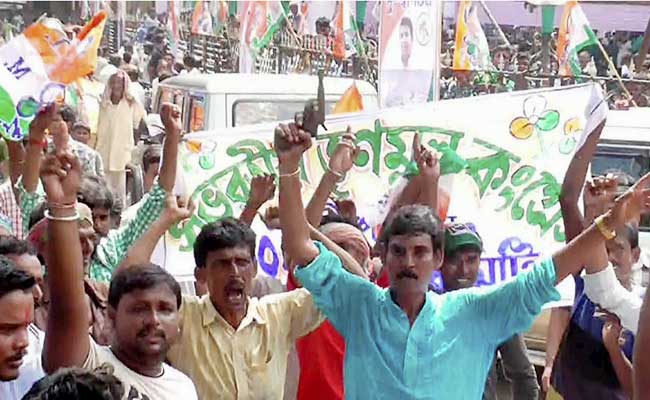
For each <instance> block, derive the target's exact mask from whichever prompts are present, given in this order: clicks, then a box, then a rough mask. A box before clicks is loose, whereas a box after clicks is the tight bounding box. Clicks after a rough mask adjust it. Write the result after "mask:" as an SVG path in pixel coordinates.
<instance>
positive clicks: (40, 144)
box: [22, 103, 67, 193]
mask: <svg viewBox="0 0 650 400" xmlns="http://www.w3.org/2000/svg"><path fill="white" fill-rule="evenodd" d="M57 118H59V117H58V107H57V105H56V103H52V104H50V105H48V106H46V107H44V108H42V109H41V110H40V111H39V112H38V114H37V115H36V117H35V118H34V120H32V122H31V124H30V125H29V141H28V143H27V149H26V151H25V157H26V161H25V166H24V167H23V180H22V182H23V187H24V188H25V191H26V192H27V193H33V192H35V191H36V187H37V186H38V177H39V173H40V169H41V160H42V158H43V149H45V148H46V144H45V140H46V139H45V130H46V129H47V128H49V127H50V124H51V123H52V122H53V121H54V120H55V119H57ZM66 128H67V127H66ZM66 134H67V132H66Z"/></svg>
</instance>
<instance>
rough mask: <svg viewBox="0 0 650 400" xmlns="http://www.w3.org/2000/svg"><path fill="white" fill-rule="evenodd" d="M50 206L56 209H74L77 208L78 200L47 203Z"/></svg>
mask: <svg viewBox="0 0 650 400" xmlns="http://www.w3.org/2000/svg"><path fill="white" fill-rule="evenodd" d="M47 206H48V208H50V209H52V208H53V209H55V210H73V209H76V208H77V202H76V201H75V202H74V203H68V204H66V203H48V204H47Z"/></svg>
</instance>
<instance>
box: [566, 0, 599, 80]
mask: <svg viewBox="0 0 650 400" xmlns="http://www.w3.org/2000/svg"><path fill="white" fill-rule="evenodd" d="M597 44H598V38H597V37H596V35H595V34H594V31H593V30H591V27H590V26H589V21H588V20H587V17H586V16H585V13H584V12H583V11H582V7H580V5H579V4H578V2H577V1H575V0H572V1H569V2H567V3H566V5H565V6H564V13H563V14H562V20H561V22H560V33H559V35H558V41H557V58H558V63H559V66H560V71H559V72H560V75H564V76H575V75H581V73H582V68H580V62H579V61H578V53H580V52H581V51H582V50H583V49H585V48H587V47H589V46H593V45H597Z"/></svg>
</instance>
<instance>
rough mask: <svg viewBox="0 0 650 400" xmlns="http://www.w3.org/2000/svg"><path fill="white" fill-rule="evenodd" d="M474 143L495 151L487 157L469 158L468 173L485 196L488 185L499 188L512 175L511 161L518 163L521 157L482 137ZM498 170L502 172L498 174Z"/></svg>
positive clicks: (481, 194) (494, 188) (481, 195)
mask: <svg viewBox="0 0 650 400" xmlns="http://www.w3.org/2000/svg"><path fill="white" fill-rule="evenodd" d="M474 143H476V144H479V145H481V146H483V147H485V148H487V149H489V150H492V151H494V152H495V153H494V154H492V155H490V156H487V157H482V158H471V159H468V160H467V174H468V175H469V176H470V177H472V179H474V182H476V186H478V189H479V195H480V197H481V198H483V195H485V192H486V191H487V189H488V187H490V188H491V189H492V190H497V189H498V188H499V187H501V185H503V184H504V183H505V182H506V180H507V179H508V176H509V175H510V162H511V161H514V162H515V163H518V162H520V161H521V158H519V157H517V156H516V155H514V154H512V153H510V152H509V151H507V150H504V149H502V148H500V147H498V146H495V145H493V144H490V143H488V142H486V141H484V140H481V139H474ZM497 172H500V175H497ZM495 176H496V177H495Z"/></svg>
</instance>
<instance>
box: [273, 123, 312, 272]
mask: <svg viewBox="0 0 650 400" xmlns="http://www.w3.org/2000/svg"><path fill="white" fill-rule="evenodd" d="M311 144H312V142H311V136H310V135H309V133H308V132H305V131H303V130H302V129H299V128H298V126H297V125H296V124H294V123H291V124H288V125H284V124H280V125H279V126H278V127H277V128H276V129H275V137H274V148H275V151H276V153H277V155H278V160H279V162H280V165H279V167H278V168H279V170H280V193H279V203H280V205H279V209H280V226H281V227H282V243H283V244H284V246H285V249H286V251H287V253H288V254H289V256H290V257H291V259H292V260H293V261H294V262H295V263H296V264H298V265H307V264H309V263H310V262H311V261H312V260H314V259H315V258H316V256H318V253H319V252H318V249H317V248H316V246H315V245H314V243H313V242H312V241H311V239H310V238H309V223H308V222H307V217H306V216H305V210H304V207H303V204H302V196H301V193H300V159H301V158H302V155H303V154H304V153H305V151H307V150H308V149H309V148H310V147H311Z"/></svg>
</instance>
